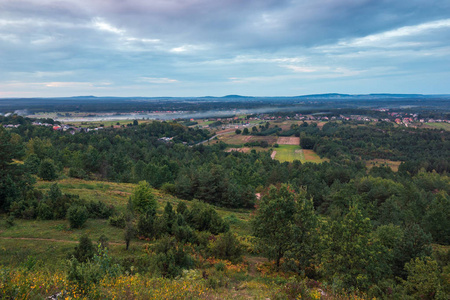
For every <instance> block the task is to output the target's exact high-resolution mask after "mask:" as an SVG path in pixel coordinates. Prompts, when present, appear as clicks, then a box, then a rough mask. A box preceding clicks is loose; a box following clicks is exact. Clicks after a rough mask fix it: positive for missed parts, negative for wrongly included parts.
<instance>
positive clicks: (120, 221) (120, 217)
mask: <svg viewBox="0 0 450 300" xmlns="http://www.w3.org/2000/svg"><path fill="white" fill-rule="evenodd" d="M108 222H109V224H110V225H111V226H114V227H119V228H125V225H126V218H125V215H124V214H123V213H119V214H116V215H113V216H111V217H109V219H108Z"/></svg>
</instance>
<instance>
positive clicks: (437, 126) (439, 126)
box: [425, 123, 450, 131]
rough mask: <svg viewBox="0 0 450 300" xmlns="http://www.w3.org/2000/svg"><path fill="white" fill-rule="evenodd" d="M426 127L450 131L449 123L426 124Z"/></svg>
mask: <svg viewBox="0 0 450 300" xmlns="http://www.w3.org/2000/svg"><path fill="white" fill-rule="evenodd" d="M425 125H426V127H428V128H431V129H443V130H446V131H450V124H449V123H425Z"/></svg>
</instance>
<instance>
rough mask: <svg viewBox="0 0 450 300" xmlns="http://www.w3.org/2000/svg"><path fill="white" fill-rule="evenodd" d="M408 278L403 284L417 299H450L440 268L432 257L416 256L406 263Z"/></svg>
mask: <svg viewBox="0 0 450 300" xmlns="http://www.w3.org/2000/svg"><path fill="white" fill-rule="evenodd" d="M405 269H406V271H407V272H408V278H407V280H406V281H403V286H404V288H405V290H406V292H407V293H408V294H410V295H411V296H413V297H414V298H415V299H426V300H428V299H429V300H431V299H442V300H445V299H449V296H450V294H447V293H446V292H445V290H444V287H443V285H445V284H449V283H448V282H447V283H445V282H443V281H442V278H441V276H440V270H439V267H438V264H437V262H436V261H435V260H433V259H431V258H430V257H425V258H418V257H417V258H416V259H414V260H411V261H410V262H409V263H407V264H406V265H405Z"/></svg>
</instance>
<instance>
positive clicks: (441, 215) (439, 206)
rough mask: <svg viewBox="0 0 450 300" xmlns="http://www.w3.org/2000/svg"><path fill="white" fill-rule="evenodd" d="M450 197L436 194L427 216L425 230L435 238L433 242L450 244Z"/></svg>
mask: <svg viewBox="0 0 450 300" xmlns="http://www.w3.org/2000/svg"><path fill="white" fill-rule="evenodd" d="M449 216H450V197H449V196H448V195H447V194H446V193H445V192H444V191H442V192H439V193H438V194H436V196H435V198H434V199H433V201H432V202H431V203H430V207H429V209H428V211H427V213H426V215H425V228H426V229H428V231H429V232H430V233H431V235H432V236H433V240H434V241H436V242H438V243H441V244H444V245H449V244H450V217H449Z"/></svg>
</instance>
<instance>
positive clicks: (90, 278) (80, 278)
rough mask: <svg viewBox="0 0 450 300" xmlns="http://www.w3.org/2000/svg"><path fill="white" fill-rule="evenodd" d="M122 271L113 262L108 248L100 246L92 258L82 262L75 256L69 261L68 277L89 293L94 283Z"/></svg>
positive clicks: (81, 289) (84, 291)
mask: <svg viewBox="0 0 450 300" xmlns="http://www.w3.org/2000/svg"><path fill="white" fill-rule="evenodd" d="M121 273H122V267H121V266H120V265H118V264H114V263H113V262H112V259H111V257H109V256H108V251H107V250H106V249H101V248H99V253H98V254H96V255H93V256H92V260H87V261H85V262H80V261H79V260H77V259H76V258H75V257H72V258H71V259H70V260H69V261H68V270H67V279H68V280H69V281H72V282H75V283H77V284H78V286H79V289H80V291H82V292H83V293H89V291H90V288H91V286H92V285H93V284H96V283H98V282H100V280H101V279H102V278H104V277H105V276H109V277H115V276H118V275H120V274H121Z"/></svg>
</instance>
